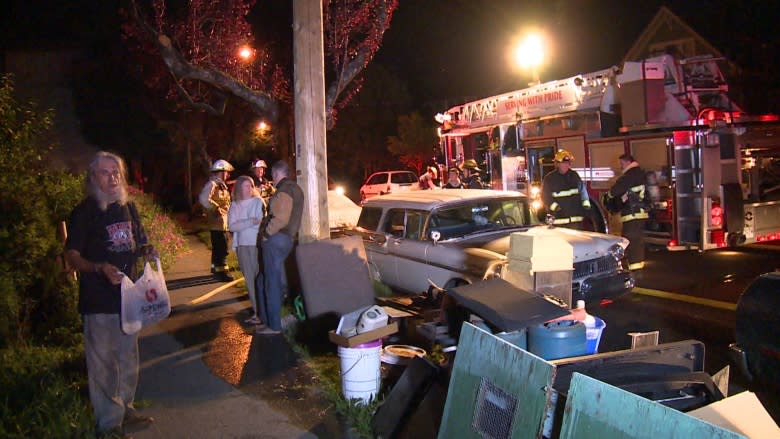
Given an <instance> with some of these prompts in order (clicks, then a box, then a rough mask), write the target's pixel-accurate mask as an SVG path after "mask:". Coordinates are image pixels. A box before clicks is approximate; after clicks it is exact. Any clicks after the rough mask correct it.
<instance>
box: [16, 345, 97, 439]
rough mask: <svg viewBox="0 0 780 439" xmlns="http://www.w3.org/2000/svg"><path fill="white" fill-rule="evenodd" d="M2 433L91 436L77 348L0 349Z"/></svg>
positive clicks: (81, 362)
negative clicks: (1, 365)
mask: <svg viewBox="0 0 780 439" xmlns="http://www.w3.org/2000/svg"><path fill="white" fill-rule="evenodd" d="M0 363H2V364H3V367H2V368H0V389H3V397H2V398H0V437H4V438H30V437H52V438H53V437H61V438H66V437H89V436H90V435H91V434H92V431H93V428H94V426H93V420H92V413H91V409H90V407H89V402H88V400H87V398H86V394H85V393H84V392H82V391H81V389H82V388H86V373H85V372H86V370H85V367H86V365H85V363H84V360H83V351H82V350H81V348H79V347H68V348H58V347H48V348H40V347H16V348H13V349H4V350H0Z"/></svg>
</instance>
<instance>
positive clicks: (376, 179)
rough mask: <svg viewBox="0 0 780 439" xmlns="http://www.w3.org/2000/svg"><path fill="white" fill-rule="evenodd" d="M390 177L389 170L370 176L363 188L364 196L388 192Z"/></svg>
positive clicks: (362, 193)
mask: <svg viewBox="0 0 780 439" xmlns="http://www.w3.org/2000/svg"><path fill="white" fill-rule="evenodd" d="M388 178H389V175H388V173H387V172H379V173H376V174H374V175H372V176H371V177H369V178H368V180H366V184H364V185H363V187H362V188H361V191H360V192H361V195H362V197H363V198H364V199H365V198H370V197H374V196H376V195H379V194H383V193H385V192H387V186H388V184H387V183H388Z"/></svg>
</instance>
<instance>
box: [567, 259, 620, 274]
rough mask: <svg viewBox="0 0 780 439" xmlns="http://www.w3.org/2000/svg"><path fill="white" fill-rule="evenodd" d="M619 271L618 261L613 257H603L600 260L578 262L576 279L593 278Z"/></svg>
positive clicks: (575, 267) (575, 271)
mask: <svg viewBox="0 0 780 439" xmlns="http://www.w3.org/2000/svg"><path fill="white" fill-rule="evenodd" d="M617 269H618V261H616V260H615V258H614V257H612V256H609V255H608V256H603V257H600V258H598V259H591V260H589V261H582V262H577V263H575V264H574V279H580V278H582V277H585V276H591V275H594V274H599V273H611V272H613V271H615V270H617Z"/></svg>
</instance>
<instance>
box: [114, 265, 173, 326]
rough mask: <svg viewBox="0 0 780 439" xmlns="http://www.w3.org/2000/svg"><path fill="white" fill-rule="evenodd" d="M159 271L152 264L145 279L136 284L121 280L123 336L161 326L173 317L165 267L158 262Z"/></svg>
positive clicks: (145, 269)
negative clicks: (164, 271) (160, 322)
mask: <svg viewBox="0 0 780 439" xmlns="http://www.w3.org/2000/svg"><path fill="white" fill-rule="evenodd" d="M155 263H156V264H157V270H153V269H152V266H151V264H150V263H149V262H147V263H146V265H144V273H143V275H142V276H141V277H140V278H139V279H138V280H137V281H135V283H133V281H132V280H130V278H129V277H127V276H124V277H122V311H121V318H122V332H124V333H125V334H135V333H136V332H138V331H140V330H141V328H143V327H144V326H147V325H150V324H152V323H156V322H159V321H160V320H162V319H164V318H166V317H168V314H170V313H171V299H170V297H169V296H168V287H167V286H166V285H165V277H163V272H162V265H160V260H159V259H156V260H155Z"/></svg>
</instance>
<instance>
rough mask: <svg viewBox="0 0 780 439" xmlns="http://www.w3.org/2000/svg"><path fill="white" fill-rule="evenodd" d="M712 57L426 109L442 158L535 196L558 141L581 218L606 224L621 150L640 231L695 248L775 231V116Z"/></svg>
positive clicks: (771, 235)
mask: <svg viewBox="0 0 780 439" xmlns="http://www.w3.org/2000/svg"><path fill="white" fill-rule="evenodd" d="M722 61H723V60H722V59H718V58H713V57H695V58H687V59H679V58H675V57H673V56H671V55H660V56H656V57H652V58H648V59H645V60H643V61H636V62H634V61H632V62H626V63H624V64H623V65H622V66H621V67H617V66H615V67H611V68H608V69H603V70H599V71H596V72H592V73H587V74H580V75H576V76H573V77H569V78H566V79H561V80H555V81H550V82H545V83H540V84H537V85H532V86H530V87H528V88H524V89H521V90H515V91H511V92H509V93H504V94H500V95H497V96H491V97H488V98H484V99H480V100H477V101H473V102H468V103H464V104H462V105H458V106H455V107H453V108H450V109H449V110H447V111H445V112H443V113H439V114H437V115H436V117H435V119H436V121H437V122H438V123H439V124H440V127H439V134H440V148H441V151H442V153H443V155H444V157H445V161H446V166H447V167H453V166H458V165H459V164H461V163H462V161H463V160H466V159H475V160H476V161H477V162H478V164H479V165H480V168H481V169H483V178H484V180H485V182H486V183H488V185H489V187H490V188H492V189H504V190H517V191H521V192H525V193H526V194H527V195H528V196H529V198H530V199H532V200H537V201H535V204H537V205H538V193H539V190H540V188H541V183H542V180H543V178H544V176H545V175H546V174H547V173H548V172H550V171H552V170H553V169H554V163H553V156H554V154H555V152H556V151H557V150H559V149H565V150H568V151H570V152H571V153H572V154H573V155H574V157H575V162H574V164H573V167H572V168H573V169H574V170H575V171H577V172H578V173H579V174H580V177H581V178H582V179H583V180H584V181H585V182H586V185H587V187H588V193H589V196H590V198H591V205H592V206H595V208H594V209H592V215H591V218H590V219H589V221H590V226H591V228H592V229H593V230H596V231H600V232H607V233H617V232H618V231H617V230H616V229H617V228H618V227H619V222H617V223H616V222H614V221H611V218H610V216H609V214H608V213H607V212H606V210H605V209H604V206H603V205H602V204H601V203H600V200H601V195H602V194H603V193H604V192H606V191H608V190H609V188H610V187H611V185H612V182H613V181H614V179H616V178H617V176H618V175H619V173H620V166H619V163H618V157H619V156H620V155H621V154H623V153H630V154H632V155H633V156H634V158H636V160H637V161H638V162H639V164H640V166H642V168H643V169H644V170H645V171H647V172H648V186H647V189H648V193H650V194H652V195H653V197H651V198H652V200H653V203H652V207H651V209H650V210H651V212H650V219H649V220H648V221H647V228H646V242H648V243H651V244H658V245H664V246H666V247H667V248H669V249H670V250H678V249H698V250H700V251H704V250H709V249H713V248H720V247H726V246H735V245H740V244H746V243H755V242H761V241H769V240H776V239H780V201H776V200H780V196H778V195H780V118H778V116H777V115H771V114H770V115H761V116H750V115H747V114H745V112H744V111H742V109H741V108H740V107H739V106H738V105H737V104H736V103H735V102H733V101H732V100H731V99H730V98H729V96H728V84H727V83H726V80H725V78H724V76H723V74H722V72H721V69H720V67H719V65H718V63H719V62H722ZM540 209H543V207H540Z"/></svg>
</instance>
